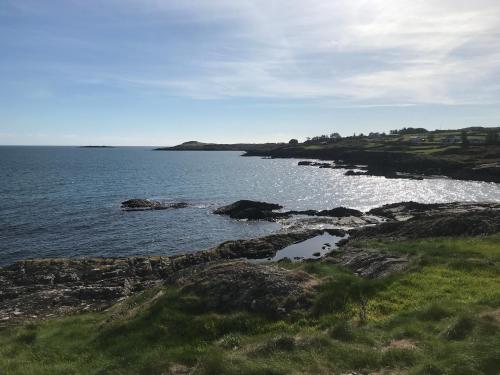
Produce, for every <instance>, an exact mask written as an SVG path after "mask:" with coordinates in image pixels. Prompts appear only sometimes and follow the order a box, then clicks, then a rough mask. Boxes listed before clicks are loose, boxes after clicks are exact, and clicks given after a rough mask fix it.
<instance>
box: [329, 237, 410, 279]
mask: <svg viewBox="0 0 500 375" xmlns="http://www.w3.org/2000/svg"><path fill="white" fill-rule="evenodd" d="M322 261H323V262H327V263H335V264H338V265H341V266H343V267H347V268H349V269H351V270H352V271H353V272H354V273H356V274H357V275H359V276H361V277H365V278H369V279H374V278H381V277H386V276H389V275H392V274H394V273H397V272H402V271H404V270H405V269H406V268H407V267H408V264H409V261H410V259H409V258H408V257H407V256H399V255H394V254H387V253H382V252H380V251H378V250H372V249H366V248H357V247H353V246H350V245H347V246H341V247H339V248H337V249H336V250H334V251H332V252H331V253H330V254H328V256H327V257H326V258H324V259H323V260H322Z"/></svg>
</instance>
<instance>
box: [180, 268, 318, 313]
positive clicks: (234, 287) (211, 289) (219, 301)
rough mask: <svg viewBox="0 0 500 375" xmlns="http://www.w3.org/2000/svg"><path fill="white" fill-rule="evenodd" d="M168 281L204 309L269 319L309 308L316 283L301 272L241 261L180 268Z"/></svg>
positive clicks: (309, 276)
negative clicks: (250, 313) (200, 301)
mask: <svg viewBox="0 0 500 375" xmlns="http://www.w3.org/2000/svg"><path fill="white" fill-rule="evenodd" d="M170 282H172V283H174V284H175V285H177V286H180V287H181V288H182V290H184V291H187V292H193V293H195V294H197V295H199V296H201V297H202V298H203V301H204V302H205V306H206V307H207V308H208V309H215V310H219V311H231V310H248V311H253V312H258V313H263V314H267V315H271V316H283V315H286V314H287V313H289V312H291V311H293V310H296V309H302V308H307V307H309V306H310V305H311V303H312V296H313V293H312V291H313V289H312V287H313V286H314V285H316V284H317V280H316V279H315V278H313V277H312V276H311V275H309V274H307V273H304V272H294V271H289V270H285V269H283V268H279V267H276V266H273V265H256V264H252V263H248V262H244V261H229V262H219V263H211V264H207V265H203V266H202V267H192V268H188V269H184V270H182V271H180V272H177V273H175V274H173V275H172V276H171V277H170Z"/></svg>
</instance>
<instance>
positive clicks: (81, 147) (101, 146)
mask: <svg viewBox="0 0 500 375" xmlns="http://www.w3.org/2000/svg"><path fill="white" fill-rule="evenodd" d="M78 147H79V148H116V147H115V146H78Z"/></svg>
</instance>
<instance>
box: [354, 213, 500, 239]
mask: <svg viewBox="0 0 500 375" xmlns="http://www.w3.org/2000/svg"><path fill="white" fill-rule="evenodd" d="M499 231H500V210H499V209H482V210H477V211H466V212H456V213H453V214H434V215H430V216H425V215H421V216H415V217H412V218H410V219H408V220H405V221H392V222H386V223H382V224H379V225H377V226H373V227H365V228H361V229H355V230H353V231H351V232H350V234H351V237H352V238H373V237H377V238H380V237H391V238H398V239H399V238H425V237H440V236H477V235H486V234H493V233H497V232H499Z"/></svg>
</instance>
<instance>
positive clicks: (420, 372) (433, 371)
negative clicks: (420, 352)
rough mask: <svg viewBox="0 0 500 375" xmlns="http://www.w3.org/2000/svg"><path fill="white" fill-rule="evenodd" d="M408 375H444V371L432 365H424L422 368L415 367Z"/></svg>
mask: <svg viewBox="0 0 500 375" xmlns="http://www.w3.org/2000/svg"><path fill="white" fill-rule="evenodd" d="M410 374H411V375H442V374H444V371H443V369H442V368H441V367H440V366H438V365H436V364H434V363H426V364H424V365H422V366H419V367H417V368H416V369H415V370H414V371H412V372H411V373H410Z"/></svg>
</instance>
